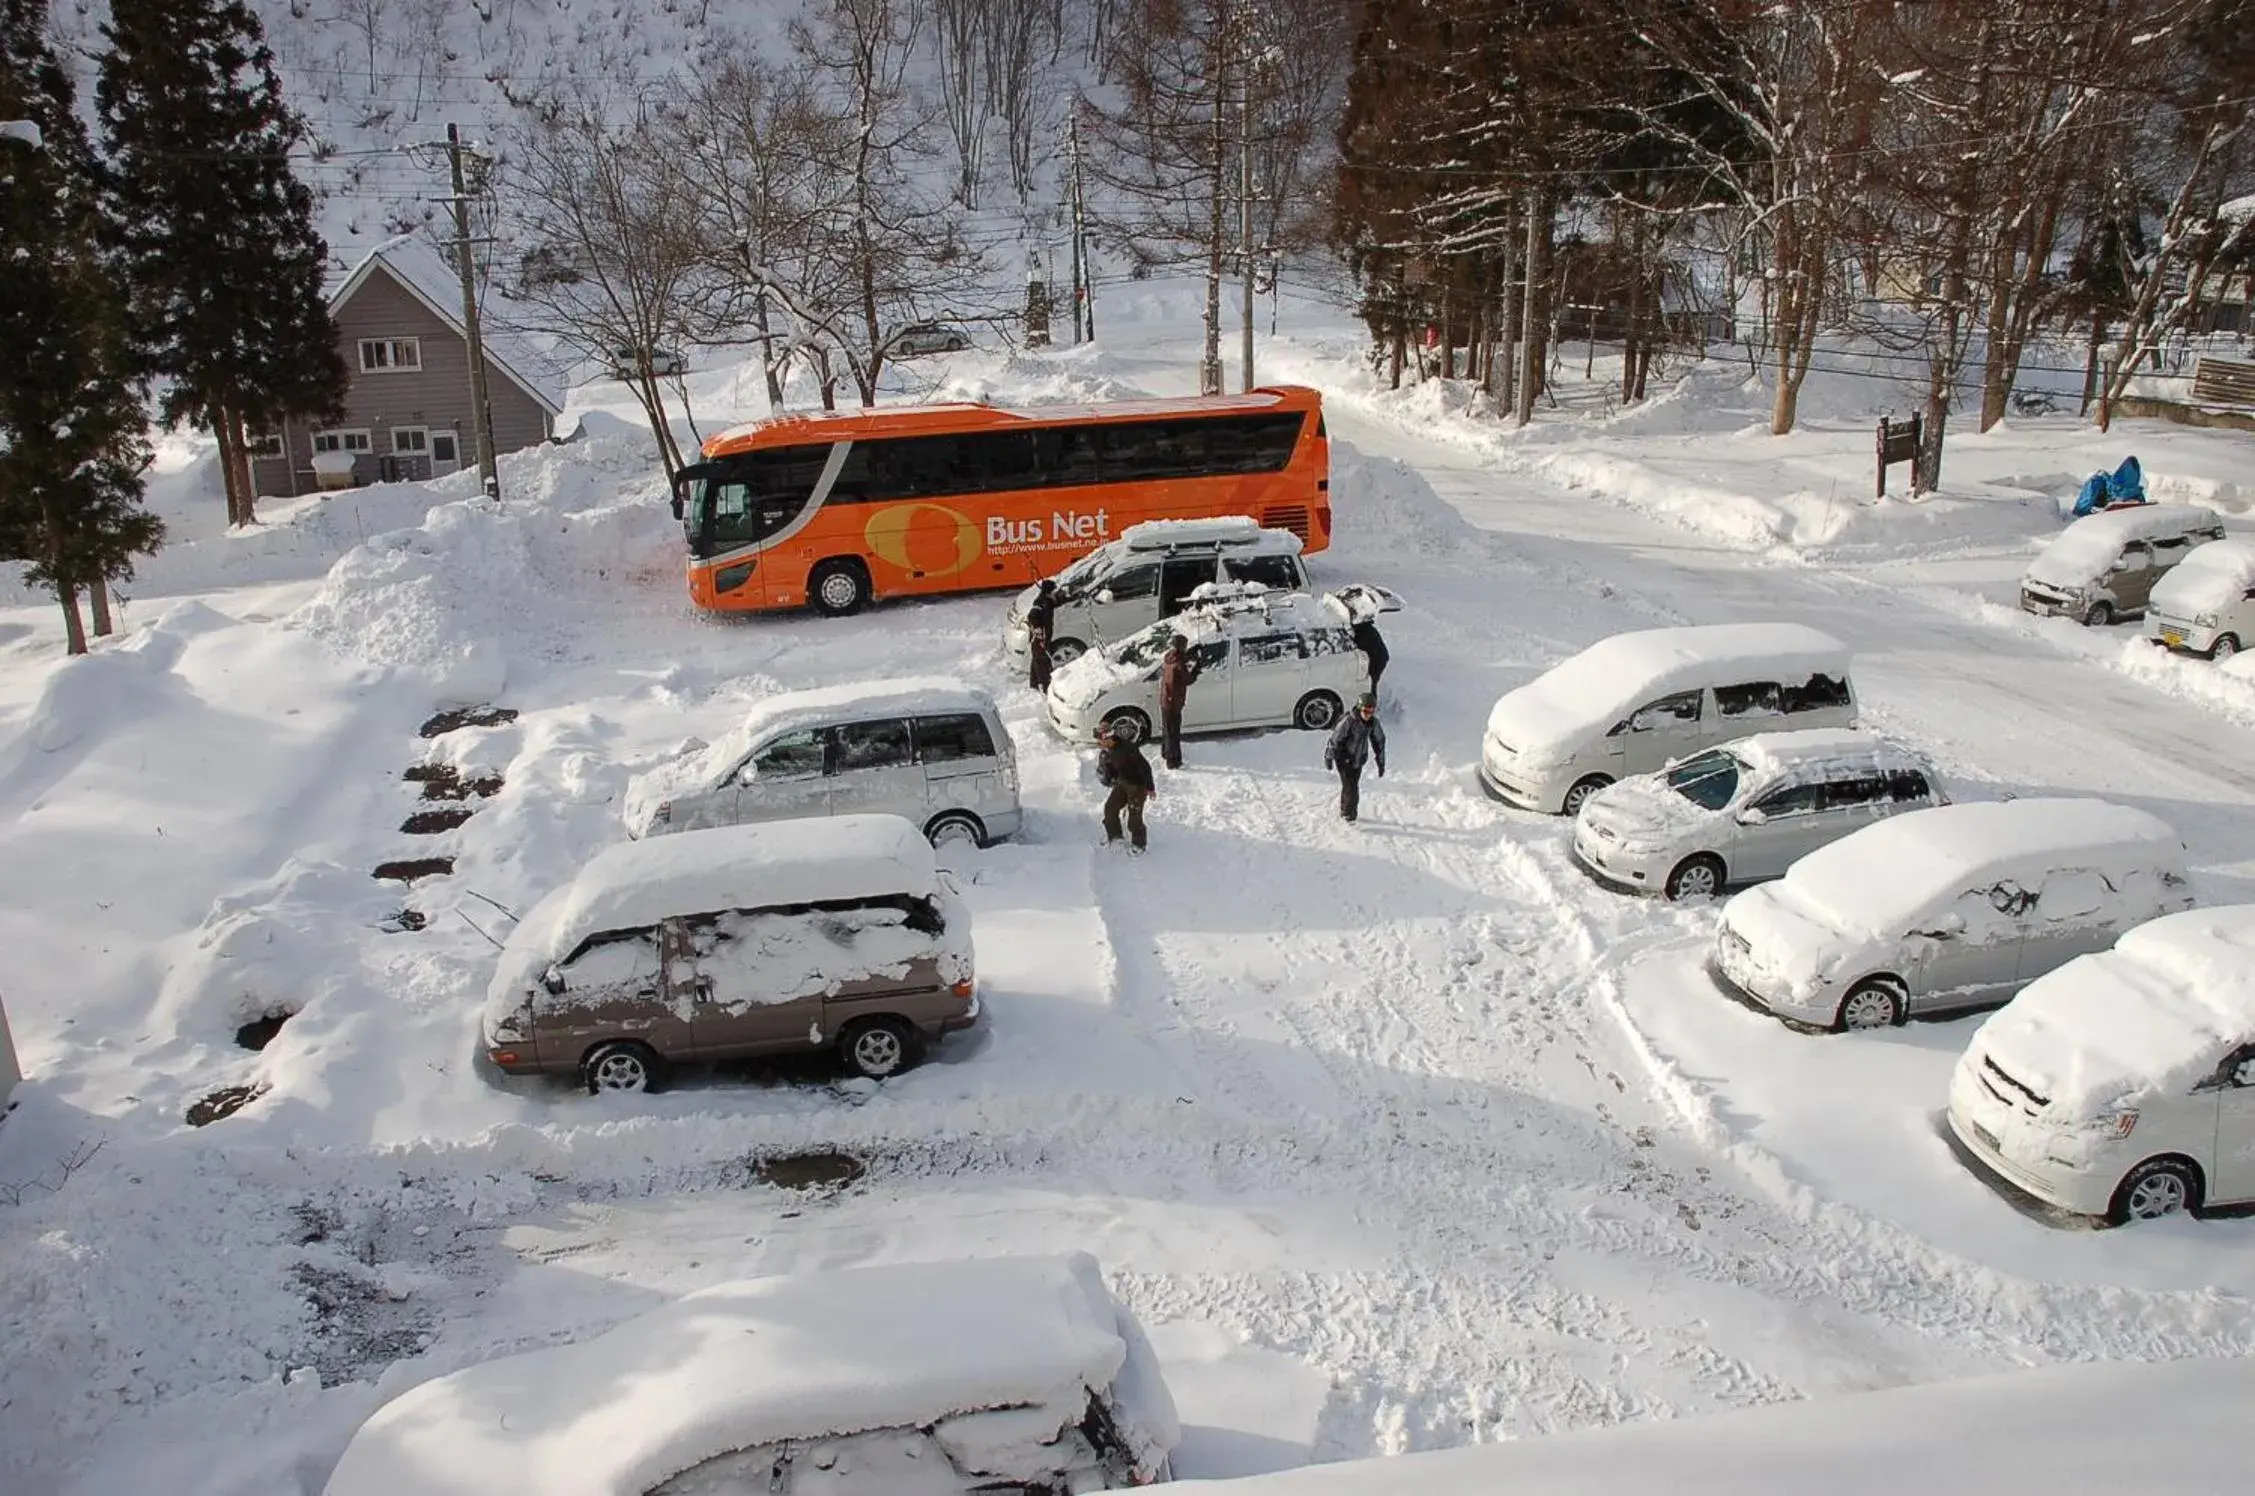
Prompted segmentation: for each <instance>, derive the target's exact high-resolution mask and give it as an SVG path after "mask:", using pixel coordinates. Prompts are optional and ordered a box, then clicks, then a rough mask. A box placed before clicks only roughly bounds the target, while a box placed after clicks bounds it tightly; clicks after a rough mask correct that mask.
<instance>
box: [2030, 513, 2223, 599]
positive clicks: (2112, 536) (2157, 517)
mask: <svg viewBox="0 0 2255 1496" xmlns="http://www.w3.org/2000/svg"><path fill="white" fill-rule="evenodd" d="M2223 523H2224V522H2223V520H2221V519H2219V518H2218V517H2217V515H2216V512H2215V511H2214V510H2212V509H2203V508H2201V507H2200V506H2199V505H2197V504H2135V505H2131V506H2129V507H2128V508H2123V509H2102V510H2100V511H2099V512H2098V513H2096V514H2086V515H2084V516H2083V517H2082V518H2081V519H2079V520H2076V521H2075V522H2074V523H2073V524H2071V525H2069V526H2068V527H2067V528H2066V529H2064V530H2062V531H2060V532H2059V538H2058V539H2056V540H2054V541H2053V542H2052V543H2051V544H2050V545H2047V546H2045V547H2044V548H2043V551H2042V552H2041V554H2039V555H2038V556H2037V557H2036V559H2035V561H2034V563H2033V564H2031V565H2030V566H2029V568H2028V575H2030V576H2031V577H2036V578H2038V579H2040V580H2044V581H2056V582H2088V581H2090V580H2092V579H2093V578H2095V577H2097V576H2099V575H2101V574H2102V573H2103V572H2104V571H2105V570H2106V569H2107V568H2108V567H2109V566H2111V565H2113V564H2114V558H2115V557H2116V556H2118V555H2120V554H2121V551H2122V547H2123V546H2125V545H2128V544H2129V543H2130V542H2131V541H2133V540H2155V539H2160V538H2164V537H2167V536H2172V535H2184V534H2188V533H2190V532H2191V531H2194V530H2204V529H2211V528H2213V529H2221V528H2223Z"/></svg>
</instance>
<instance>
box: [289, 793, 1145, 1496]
mask: <svg viewBox="0 0 2255 1496" xmlns="http://www.w3.org/2000/svg"><path fill="white" fill-rule="evenodd" d="M684 839H685V838H684ZM1107 1389H1116V1391H1117V1394H1118V1395H1117V1401H1116V1404H1115V1406H1114V1408H1113V1413H1114V1421H1115V1423H1116V1424H1118V1425H1119V1432H1120V1434H1121V1437H1122V1439H1123V1441H1124V1442H1125V1443H1126V1445H1127V1447H1128V1450H1129V1452H1130V1453H1131V1455H1132V1456H1133V1458H1134V1459H1135V1461H1136V1463H1137V1464H1138V1465H1139V1466H1140V1467H1142V1473H1144V1474H1145V1475H1149V1474H1152V1473H1155V1472H1156V1470H1157V1468H1158V1466H1159V1464H1160V1462H1161V1461H1162V1460H1163V1459H1164V1458H1165V1456H1166V1453H1167V1451H1169V1450H1170V1449H1172V1448H1173V1447H1174V1445H1175V1444H1176V1443H1177V1442H1178V1440H1179V1438H1180V1430H1179V1428H1178V1427H1177V1424H1176V1419H1175V1413H1174V1405H1173V1403H1172V1401H1171V1400H1170V1399H1169V1398H1168V1396H1167V1392H1166V1388H1165V1385H1164V1383H1163V1382H1162V1380H1161V1379H1160V1376H1159V1373H1158V1369H1157V1365H1156V1363H1155V1361H1154V1359H1153V1357H1152V1354H1151V1351H1150V1348H1149V1346H1148V1345H1147V1344H1146V1343H1145V1342H1144V1339H1143V1334H1142V1331H1141V1329H1140V1328H1139V1327H1138V1326H1137V1325H1136V1323H1135V1320H1134V1318H1133V1317H1132V1316H1131V1315H1129V1314H1128V1313H1127V1311H1125V1310H1124V1309H1122V1308H1120V1307H1119V1306H1118V1305H1117V1304H1116V1303H1114V1301H1113V1299H1112V1296H1111V1293H1110V1292H1109V1291H1108V1290H1107V1289H1106V1288H1105V1286H1104V1279H1103V1275H1102V1274H1101V1273H1100V1272H1099V1270H1098V1268H1097V1265H1096V1260H1095V1259H1094V1258H1092V1257H1090V1256H1088V1255H1087V1254H1086V1253H1079V1252H1076V1253H1072V1254H1070V1255H1067V1256H1061V1257H996V1258H986V1259H982V1260H974V1261H967V1262H947V1263H902V1264H894V1265H889V1266H884V1267H866V1268H855V1269H850V1270H847V1271H843V1272H833V1273H820V1274H801V1275H797V1276H793V1277H776V1278H755V1279H750V1280H747V1281H742V1282H736V1283H724V1284H721V1285H719V1286H717V1287H713V1288H708V1289H705V1290H703V1291H701V1292H698V1293H693V1294H690V1295H688V1296H687V1297H685V1298H682V1299H679V1300H676V1301H675V1302H673V1303H671V1304H668V1305H666V1306H665V1307H664V1308H661V1309H655V1310H652V1311H651V1312H650V1313H648V1314H644V1315H641V1316H639V1317H637V1318H635V1319H631V1320H628V1321H627V1322H626V1323H624V1324H622V1325H619V1326H617V1327H616V1328H614V1329H611V1330H609V1331H606V1332H605V1333H603V1334H601V1335H598V1336H596V1337H594V1338H593V1339H591V1340H584V1341H580V1342H577V1343H575V1344H569V1345H559V1346H553V1347H549V1348H547V1349H543V1350H536V1351H528V1352H524V1353H522V1354H519V1355H513V1356H502V1357H498V1358H496V1359H494V1360H491V1361H486V1362H483V1363H481V1364H479V1365H476V1366H471V1367H467V1368H465V1369H463V1370H461V1371H457V1372H454V1373H452V1374H450V1375H447V1376H442V1377H438V1378H436V1379H434V1380H432V1381H427V1382H424V1383H423V1384H422V1385H420V1386H418V1387H415V1388H414V1389H412V1390H411V1391H408V1392H406V1393H404V1394H403V1395H401V1396H399V1397H398V1398H395V1399H394V1400H393V1401H391V1402H390V1403H388V1404H386V1405H385V1406H384V1407H382V1408H380V1409H378V1410H377V1412H376V1413H375V1414H374V1416H372V1417H371V1418H370V1419H369V1420H368V1421H367V1423H365V1424H364V1425H362V1427H361V1429H360V1431H359V1433H358V1434H356V1435H355V1436H354V1438H353V1441H352V1443H351V1445H350V1446H348V1447H347V1448H346V1450H345V1453H344V1458H343V1459H342V1460H340V1461H338V1463H337V1467H336V1470H335V1471H334V1473H332V1474H331V1475H330V1477H329V1483H328V1485H327V1487H326V1488H325V1496H401V1493H404V1492H414V1493H415V1496H492V1493H494V1492H498V1491H525V1492H538V1493H540V1496H644V1493H645V1492H647V1491H649V1490H650V1489H651V1488H652V1487H653V1486H656V1485H658V1484H659V1483H661V1482H663V1481H665V1480H666V1479H668V1478H669V1477H671V1476H674V1475H678V1474H680V1473H681V1472H683V1471H685V1470H689V1469H691V1468H693V1467H695V1466H697V1465H700V1464H702V1463H704V1462H705V1461H707V1460H711V1459H716V1458H718V1457H720V1456H722V1455H727V1454H731V1453H734V1452H735V1451H737V1450H742V1449H748V1448H753V1447H755V1446H759V1445H767V1444H775V1443H778V1442H781V1441H783V1440H807V1439H822V1438H830V1437H837V1436H844V1435H851V1434H856V1433H862V1432H865V1431H868V1430H873V1429H883V1428H929V1427H931V1426H933V1425H935V1424H939V1425H942V1427H943V1428H944V1426H945V1424H946V1423H947V1421H948V1420H950V1419H951V1418H954V1417H958V1416H960V1415H967V1414H968V1415H978V1414H985V1413H989V1412H993V1411H997V1410H1004V1409H1023V1410H1026V1411H1027V1415H1028V1418H1027V1421H1029V1422H1030V1421H1032V1415H1033V1414H1034V1413H1035V1412H1037V1411H1038V1414H1039V1419H1040V1421H1041V1422H1042V1423H1043V1424H1045V1425H1046V1428H1047V1431H1048V1434H1049V1438H1050V1439H1052V1440H1054V1439H1056V1438H1057V1437H1058V1435H1059V1434H1061V1433H1063V1432H1065V1431H1067V1430H1070V1429H1074V1428H1076V1427H1077V1426H1078V1425H1079V1424H1080V1422H1081V1420H1082V1419H1083V1417H1085V1416H1086V1414H1087V1412H1088V1403H1089V1397H1090V1395H1091V1394H1092V1393H1103V1392H1105V1391H1107ZM960 1442H963V1443H965V1444H968V1445H992V1443H993V1441H991V1440H971V1441H960ZM996 1448H997V1449H998V1452H1002V1453H1009V1452H1010V1451H1009V1450H1008V1449H1003V1448H1001V1447H1000V1446H996ZM1018 1452H1019V1454H1020V1457H1021V1458H1022V1457H1023V1453H1024V1452H1023V1446H1022V1445H1020V1446H1019V1447H1018ZM841 1473H842V1472H841ZM980 1473H981V1474H987V1475H1001V1476H1004V1477H1005V1478H1011V1477H1019V1478H1024V1477H1027V1476H1031V1475H1032V1474H1034V1473H1035V1472H1030V1471H1028V1472H1019V1471H1007V1470H1006V1471H982V1472H980Z"/></svg>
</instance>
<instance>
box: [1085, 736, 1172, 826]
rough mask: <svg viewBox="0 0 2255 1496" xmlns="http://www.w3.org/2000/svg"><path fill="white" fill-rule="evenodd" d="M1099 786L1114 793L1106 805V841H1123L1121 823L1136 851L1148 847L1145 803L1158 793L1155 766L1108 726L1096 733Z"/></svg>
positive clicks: (1133, 745) (1141, 751)
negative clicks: (1144, 828) (1153, 768)
mask: <svg viewBox="0 0 2255 1496" xmlns="http://www.w3.org/2000/svg"><path fill="white" fill-rule="evenodd" d="M1096 744H1097V754H1096V782H1097V783H1099V784H1101V785H1104V786H1105V787H1106V788H1108V789H1109V790H1111V792H1112V793H1111V794H1110V795H1109V796H1107V797H1106V798H1105V801H1104V840H1105V841H1106V842H1116V841H1118V840H1119V839H1120V821H1121V819H1122V818H1123V817H1124V818H1125V819H1126V821H1127V832H1128V836H1129V837H1130V838H1131V839H1132V844H1133V846H1134V848H1135V850H1136V851H1138V852H1140V851H1142V850H1143V847H1144V832H1143V802H1144V801H1146V800H1148V799H1150V798H1151V797H1152V796H1153V795H1155V794H1157V793H1158V784H1157V782H1156V781H1155V780H1154V779H1153V778H1152V777H1151V763H1150V761H1149V760H1148V759H1146V758H1145V757H1144V756H1143V750H1142V749H1140V748H1138V747H1136V746H1135V744H1133V743H1130V742H1127V741H1125V740H1124V739H1122V738H1121V737H1120V736H1119V734H1117V733H1115V732H1113V731H1112V725H1111V724H1110V723H1109V722H1107V723H1105V724H1104V725H1103V726H1102V727H1099V728H1097V729H1096Z"/></svg>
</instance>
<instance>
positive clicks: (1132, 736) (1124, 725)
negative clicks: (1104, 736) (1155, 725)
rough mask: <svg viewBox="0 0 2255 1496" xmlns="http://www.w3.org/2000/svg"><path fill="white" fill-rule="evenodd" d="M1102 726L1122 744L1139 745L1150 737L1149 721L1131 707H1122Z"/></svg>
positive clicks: (1105, 720) (1107, 718) (1106, 719)
mask: <svg viewBox="0 0 2255 1496" xmlns="http://www.w3.org/2000/svg"><path fill="white" fill-rule="evenodd" d="M1104 725H1105V726H1106V727H1109V728H1111V729H1112V735H1113V736H1114V737H1116V738H1118V739H1119V740H1120V741H1121V742H1123V743H1140V742H1142V741H1143V740H1144V739H1145V738H1147V737H1149V736H1151V719H1150V718H1149V717H1146V716H1144V715H1143V713H1141V712H1139V711H1137V710H1136V709H1135V708H1134V707H1132V706H1123V707H1121V708H1120V709H1119V710H1118V711H1116V712H1114V713H1112V715H1110V716H1109V717H1106V718H1105V719H1104Z"/></svg>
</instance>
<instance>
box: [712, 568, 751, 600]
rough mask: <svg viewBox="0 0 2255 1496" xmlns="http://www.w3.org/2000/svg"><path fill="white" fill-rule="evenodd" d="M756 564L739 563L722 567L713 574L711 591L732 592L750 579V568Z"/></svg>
mask: <svg viewBox="0 0 2255 1496" xmlns="http://www.w3.org/2000/svg"><path fill="white" fill-rule="evenodd" d="M757 564H758V563H757V562H753V561H739V562H737V563H736V564H735V565H734V566H723V567H722V568H721V569H720V570H718V571H716V572H714V573H713V591H715V592H734V591H735V590H736V589H737V588H739V587H741V586H743V585H744V584H745V583H746V582H749V581H750V580H751V579H752V568H753V567H754V566H756V565H757Z"/></svg>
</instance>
